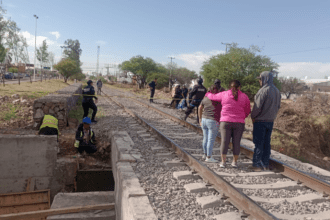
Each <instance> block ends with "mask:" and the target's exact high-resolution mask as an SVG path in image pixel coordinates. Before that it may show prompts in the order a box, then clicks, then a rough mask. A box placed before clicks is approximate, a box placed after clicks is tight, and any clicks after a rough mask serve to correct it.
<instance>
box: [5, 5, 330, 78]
mask: <svg viewBox="0 0 330 220" xmlns="http://www.w3.org/2000/svg"><path fill="white" fill-rule="evenodd" d="M2 6H3V7H4V8H5V9H6V10H7V17H11V19H12V20H14V21H16V22H17V24H18V26H19V27H20V28H21V32H22V33H23V34H24V36H25V37H26V38H27V40H28V43H29V45H30V47H29V52H30V60H31V63H33V59H34V37H35V27H36V19H35V18H34V17H33V15H34V14H36V15H37V16H38V17H39V19H38V21H37V45H40V44H41V42H42V41H43V40H44V39H46V40H47V42H48V44H49V45H50V46H49V50H51V51H53V52H54V53H55V54H56V57H57V59H59V58H60V56H61V48H60V46H61V45H62V44H63V43H64V41H65V40H66V39H70V38H71V39H73V40H75V39H78V40H79V41H80V43H81V49H82V51H83V52H82V57H81V60H82V62H83V63H84V64H83V69H84V71H85V72H88V71H92V70H93V68H95V67H96V61H97V46H98V45H99V46H100V68H102V67H104V65H105V64H113V63H121V62H123V61H125V60H128V59H130V58H131V57H132V56H136V55H142V56H145V57H150V58H152V59H153V60H155V61H156V62H159V63H162V64H166V63H168V62H170V59H169V58H168V57H169V56H174V57H175V59H174V60H173V62H176V63H177V64H178V65H180V66H185V67H187V68H188V69H191V70H195V71H196V72H197V73H198V72H199V70H200V67H201V66H202V64H203V62H204V61H206V60H207V59H208V58H209V57H210V56H212V55H215V54H218V53H223V52H224V51H225V46H224V45H222V44H221V42H224V43H231V42H237V43H238V44H239V46H241V47H249V46H250V45H252V44H254V45H258V46H260V47H263V48H264V49H263V51H262V52H261V54H263V55H267V56H269V57H271V58H272V59H273V60H274V61H275V62H277V63H279V64H280V68H279V72H280V76H294V77H298V78H302V77H304V76H308V77H309V78H324V76H326V75H327V76H330V62H329V59H330V42H329V36H330V1H327V0H323V1H318V0H314V1H304V0H300V1H296V0H290V1H288V0H286V1H282V0H278V1H264V0H263V1H254V0H249V1H245V0H240V1H238V0H230V1H229V0H228V1H220V0H167V1H160V0H159V1H158V0H134V1H133V0H132V1H127V0H118V1H109V0H93V1H89V0H79V1H77V0H65V1H64V0H56V1H44V0H43V1H42V0H30V1H26V0H10V1H9V0H3V1H2Z"/></svg>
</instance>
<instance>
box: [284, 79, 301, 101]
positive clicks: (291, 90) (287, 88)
mask: <svg viewBox="0 0 330 220" xmlns="http://www.w3.org/2000/svg"><path fill="white" fill-rule="evenodd" d="M279 81H280V82H281V86H282V88H281V90H280V91H281V92H282V93H284V95H285V96H286V98H287V99H289V98H290V96H291V94H301V93H303V91H305V90H306V89H307V86H306V84H305V83H303V82H299V80H298V78H284V77H280V78H279Z"/></svg>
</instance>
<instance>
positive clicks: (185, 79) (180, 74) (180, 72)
mask: <svg viewBox="0 0 330 220" xmlns="http://www.w3.org/2000/svg"><path fill="white" fill-rule="evenodd" d="M172 78H174V79H176V80H177V81H178V82H179V83H181V84H188V85H189V84H190V83H191V81H192V80H193V79H197V78H198V75H197V74H196V72H195V71H191V70H188V69H187V68H185V67H179V68H175V69H174V70H173V71H172Z"/></svg>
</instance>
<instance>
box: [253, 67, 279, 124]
mask: <svg viewBox="0 0 330 220" xmlns="http://www.w3.org/2000/svg"><path fill="white" fill-rule="evenodd" d="M260 77H261V81H262V87H261V88H260V89H259V91H258V92H257V94H256V95H255V97H254V106H253V109H252V112H251V118H252V119H255V121H263V122H273V121H274V120H275V118H276V116H277V112H278V110H279V109H280V107H281V94H280V91H279V90H278V89H277V88H276V86H275V85H274V84H273V74H272V73H271V72H269V71H264V72H262V73H261V74H260Z"/></svg>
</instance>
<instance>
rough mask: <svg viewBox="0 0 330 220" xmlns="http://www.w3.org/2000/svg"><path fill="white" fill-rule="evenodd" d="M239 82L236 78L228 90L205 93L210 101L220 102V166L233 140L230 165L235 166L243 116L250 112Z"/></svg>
mask: <svg viewBox="0 0 330 220" xmlns="http://www.w3.org/2000/svg"><path fill="white" fill-rule="evenodd" d="M240 89H241V83H240V82H239V81H238V80H233V81H231V82H230V90H227V91H225V92H221V93H218V94H212V93H209V92H208V93H206V95H205V96H206V97H208V98H209V99H210V100H212V101H217V102H221V105H222V110H221V117H220V133H221V146H220V152H221V159H222V161H221V163H220V167H225V165H226V155H227V151H228V147H229V143H230V138H232V140H233V151H234V152H233V154H234V157H233V162H232V164H231V165H232V167H237V160H238V156H239V153H240V142H241V138H242V135H243V131H244V125H245V118H246V117H248V116H249V114H250V112H251V107H250V100H249V98H248V96H247V95H246V94H245V93H243V92H241V91H240Z"/></svg>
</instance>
